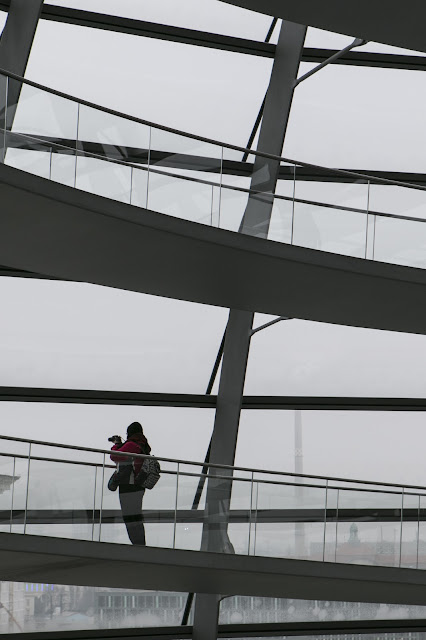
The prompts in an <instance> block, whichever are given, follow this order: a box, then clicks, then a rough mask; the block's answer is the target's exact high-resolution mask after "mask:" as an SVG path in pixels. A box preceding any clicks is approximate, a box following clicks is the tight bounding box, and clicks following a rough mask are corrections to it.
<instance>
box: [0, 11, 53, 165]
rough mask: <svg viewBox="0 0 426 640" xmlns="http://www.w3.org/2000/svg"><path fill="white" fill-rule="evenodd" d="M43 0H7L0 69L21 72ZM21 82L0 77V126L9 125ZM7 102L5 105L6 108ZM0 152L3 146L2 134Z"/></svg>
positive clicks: (1, 128)
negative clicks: (8, 1)
mask: <svg viewBox="0 0 426 640" xmlns="http://www.w3.org/2000/svg"><path fill="white" fill-rule="evenodd" d="M42 6H43V0H31V2H29V1H28V0H11V1H10V6H9V13H8V16H7V21H6V25H5V27H4V30H3V33H2V35H1V38H0V69H5V70H6V71H11V72H12V73H16V74H17V75H19V76H24V75H25V70H26V68H27V63H28V59H29V57H30V52H31V47H32V44H33V40H34V36H35V32H36V29H37V25H38V21H39V18H40V14H41V9H42ZM21 87H22V83H20V82H17V81H16V80H9V81H7V79H6V78H5V77H4V76H1V77H0V130H1V131H2V132H3V131H4V130H5V128H7V129H11V127H12V123H13V119H14V116H15V111H16V106H17V103H18V99H19V95H20V93H21ZM6 102H7V109H6ZM2 138H3V139H2V141H1V146H2V149H3V151H2V153H3V154H4V152H5V151H4V150H5V149H6V146H7V144H6V140H5V134H4V136H2Z"/></svg>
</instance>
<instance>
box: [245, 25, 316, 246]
mask: <svg viewBox="0 0 426 640" xmlns="http://www.w3.org/2000/svg"><path fill="white" fill-rule="evenodd" d="M305 36H306V27H305V26H304V25H301V24H295V23H293V22H286V21H283V23H282V25H281V30H280V35H279V38H278V44H277V48H276V53H275V58H274V66H273V68H272V73H271V80H270V82H269V87H268V91H267V94H266V98H265V108H264V111H263V119H262V124H261V128H260V133H259V142H258V145H257V150H258V151H261V152H263V153H270V154H272V155H276V156H280V155H281V154H282V149H283V144H284V138H285V133H286V130H287V125H288V120H289V117H290V109H291V103H292V101H293V93H294V84H295V81H296V79H297V74H298V71H299V65H300V59H301V57H302V53H303V44H304V42H305ZM279 168H280V163H279V162H278V161H276V160H269V159H268V158H262V157H259V156H256V159H255V162H254V168H253V175H252V180H251V185H250V188H251V189H253V190H256V191H258V192H260V195H259V196H251V197H250V198H249V201H248V204H247V208H246V211H245V214H244V218H243V221H242V223H241V226H240V231H241V232H242V233H246V234H249V235H252V236H258V237H260V238H267V237H268V231H269V224H270V221H271V214H272V207H273V197H272V194H273V193H275V188H276V185H277V179H278V172H279Z"/></svg>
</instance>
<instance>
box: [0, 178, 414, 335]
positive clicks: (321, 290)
mask: <svg viewBox="0 0 426 640" xmlns="http://www.w3.org/2000/svg"><path fill="white" fill-rule="evenodd" d="M0 202H1V209H0V264H1V265H4V266H5V267H8V268H10V269H16V270H24V271H27V272H33V273H38V274H43V275H45V276H49V277H53V278H60V279H65V280H75V281H82V282H89V283H94V284H99V285H105V286H109V287H116V288H119V289H126V290H130V291H139V292H143V293H149V294H155V295H160V296H166V297H171V298H177V299H181V300H189V301H194V302H201V303H207V304H212V305H218V306H223V307H232V308H237V309H245V310H254V311H260V312H263V313H270V314H275V315H284V316H291V317H295V318H303V319H307V320H316V321H321V322H331V323H336V324H343V325H353V326H360V327H372V328H377V329H388V330H394V331H404V332H411V333H426V271H425V270H420V269H414V268H410V267H400V266H394V265H388V264H383V263H375V262H370V261H366V260H361V259H358V258H350V257H344V256H339V255H335V254H330V253H325V252H321V251H314V250H310V249H302V248H299V247H293V246H289V245H285V244H281V243H277V242H272V241H269V240H263V239H259V238H253V237H250V236H244V235H241V234H237V233H233V232H229V231H224V230H221V229H214V228H210V227H207V226H204V225H201V224H196V223H193V222H187V221H185V220H180V219H176V218H172V217H170V216H166V215H163V214H159V213H155V212H152V211H147V210H144V209H140V208H137V207H132V206H130V205H126V204H121V203H118V202H114V201H112V200H109V199H107V198H102V197H100V196H95V195H92V194H89V193H85V192H83V191H78V190H75V189H72V188H69V187H65V186H63V185H59V184H56V183H53V182H49V181H48V180H45V179H43V178H38V177H35V176H32V175H30V174H27V173H25V172H22V171H19V170H17V169H12V168H10V167H7V166H4V165H0Z"/></svg>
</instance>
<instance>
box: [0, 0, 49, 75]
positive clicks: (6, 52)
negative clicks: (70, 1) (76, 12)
mask: <svg viewBox="0 0 426 640" xmlns="http://www.w3.org/2000/svg"><path fill="white" fill-rule="evenodd" d="M42 6H43V0H11V1H10V8H9V13H8V16H7V21H6V25H5V27H4V30H3V33H2V36H1V38H0V69H6V70H7V71H11V72H12V73H16V75H18V76H23V75H24V74H25V69H26V68H27V63H28V59H29V57H30V51H31V47H32V44H33V40H34V36H35V32H36V29H37V25H38V21H39V18H40V13H41V9H42Z"/></svg>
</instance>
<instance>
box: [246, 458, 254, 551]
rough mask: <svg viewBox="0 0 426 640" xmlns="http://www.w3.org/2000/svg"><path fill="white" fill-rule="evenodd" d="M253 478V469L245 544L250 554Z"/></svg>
mask: <svg viewBox="0 0 426 640" xmlns="http://www.w3.org/2000/svg"><path fill="white" fill-rule="evenodd" d="M253 478H254V471H252V472H251V481H250V508H249V523H248V526H249V530H248V544H247V555H248V556H249V555H250V543H251V514H252V506H253Z"/></svg>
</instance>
